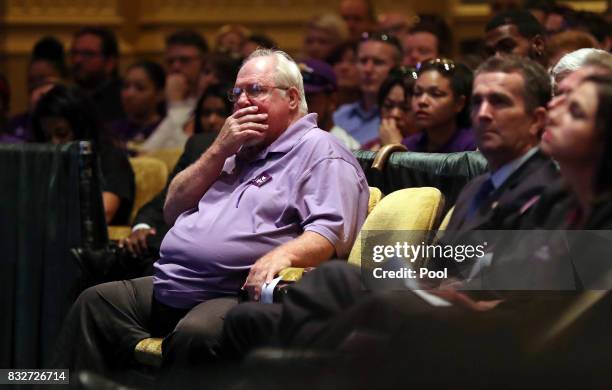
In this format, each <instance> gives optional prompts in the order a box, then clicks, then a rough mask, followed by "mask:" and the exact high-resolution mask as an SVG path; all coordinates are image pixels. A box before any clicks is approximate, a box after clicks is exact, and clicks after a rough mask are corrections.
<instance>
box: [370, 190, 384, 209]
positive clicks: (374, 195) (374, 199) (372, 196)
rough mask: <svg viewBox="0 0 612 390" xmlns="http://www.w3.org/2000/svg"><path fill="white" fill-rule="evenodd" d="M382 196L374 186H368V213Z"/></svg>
mask: <svg viewBox="0 0 612 390" xmlns="http://www.w3.org/2000/svg"><path fill="white" fill-rule="evenodd" d="M382 198H383V193H382V192H381V191H380V190H379V189H378V188H376V187H370V200H368V215H370V213H371V212H372V210H374V207H376V205H377V204H378V202H380V200H381V199H382Z"/></svg>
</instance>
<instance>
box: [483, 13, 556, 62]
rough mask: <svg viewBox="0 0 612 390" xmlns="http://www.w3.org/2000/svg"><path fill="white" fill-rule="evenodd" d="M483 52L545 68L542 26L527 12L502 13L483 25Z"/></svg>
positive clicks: (544, 43)
mask: <svg viewBox="0 0 612 390" xmlns="http://www.w3.org/2000/svg"><path fill="white" fill-rule="evenodd" d="M485 52H486V54H487V55H488V56H493V55H498V56H501V55H509V54H513V55H518V56H521V57H527V58H531V59H532V60H534V61H537V62H539V63H540V64H541V65H546V58H545V53H546V41H545V40H544V27H543V26H542V25H541V24H540V23H539V22H538V20H537V19H536V18H535V17H533V15H532V14H531V13H530V12H529V11H526V10H512V11H506V12H502V13H500V14H498V15H496V16H494V17H493V18H491V20H489V21H488V22H487V25H486V26H485Z"/></svg>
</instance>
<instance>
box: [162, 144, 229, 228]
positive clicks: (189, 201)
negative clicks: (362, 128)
mask: <svg viewBox="0 0 612 390" xmlns="http://www.w3.org/2000/svg"><path fill="white" fill-rule="evenodd" d="M224 163H225V158H224V157H223V155H222V154H221V153H220V152H219V151H218V150H217V149H216V148H213V147H211V148H209V149H208V150H207V151H206V152H205V153H204V154H203V155H202V156H201V157H200V158H199V159H198V160H196V162H195V163H193V164H192V165H190V166H189V167H187V168H186V169H185V170H183V171H182V172H181V173H179V174H177V175H176V176H175V177H174V179H173V180H172V182H171V183H170V186H169V187H168V195H167V196H166V203H165V204H164V218H165V220H166V223H168V225H170V226H172V225H174V221H176V219H177V218H178V216H179V215H180V214H181V213H183V212H184V211H186V210H189V209H192V208H194V207H196V205H197V204H198V202H199V201H200V199H201V198H202V196H204V194H205V193H206V191H208V189H209V188H210V186H211V185H212V184H213V183H214V182H215V180H217V178H218V177H219V174H220V173H221V169H223V164H224Z"/></svg>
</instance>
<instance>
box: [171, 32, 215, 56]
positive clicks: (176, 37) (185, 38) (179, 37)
mask: <svg viewBox="0 0 612 390" xmlns="http://www.w3.org/2000/svg"><path fill="white" fill-rule="evenodd" d="M172 45H180V46H193V47H195V48H196V49H198V50H199V51H200V53H202V54H206V53H208V43H207V42H206V40H205V39H204V37H202V35H201V34H200V33H198V32H196V31H193V30H180V31H177V32H175V33H172V34H170V35H169V36H168V37H167V38H166V47H168V46H172Z"/></svg>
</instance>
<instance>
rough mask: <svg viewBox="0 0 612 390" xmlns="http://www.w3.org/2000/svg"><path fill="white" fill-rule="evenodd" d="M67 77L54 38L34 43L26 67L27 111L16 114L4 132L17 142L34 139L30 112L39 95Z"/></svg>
mask: <svg viewBox="0 0 612 390" xmlns="http://www.w3.org/2000/svg"><path fill="white" fill-rule="evenodd" d="M67 75H68V70H67V68H66V59H65V55H64V46H63V45H62V43H61V42H59V41H58V40H57V39H56V38H54V37H45V38H42V39H40V40H38V41H37V42H36V44H35V45H34V48H33V49H32V56H31V57H30V63H29V66H28V76H27V77H28V96H29V97H30V100H29V105H28V109H27V111H25V112H23V113H21V114H17V115H15V116H13V117H12V118H11V120H10V121H9V123H8V124H7V130H6V132H7V133H8V134H10V135H12V136H14V137H15V138H16V139H17V140H20V141H23V142H27V141H31V140H33V138H34V134H32V129H31V126H30V116H31V111H32V109H33V107H34V105H35V104H36V101H37V100H38V97H39V95H40V93H44V92H46V91H48V90H49V89H51V87H52V86H53V85H54V84H55V83H57V82H59V81H61V80H63V79H65V78H66V77H67Z"/></svg>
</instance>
